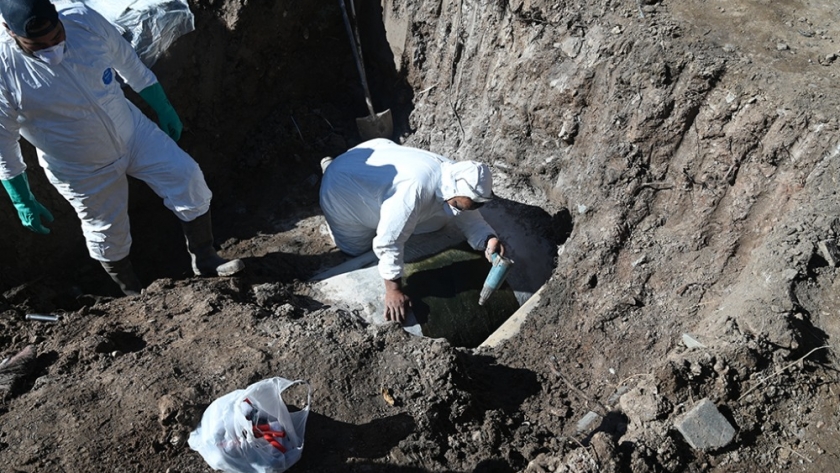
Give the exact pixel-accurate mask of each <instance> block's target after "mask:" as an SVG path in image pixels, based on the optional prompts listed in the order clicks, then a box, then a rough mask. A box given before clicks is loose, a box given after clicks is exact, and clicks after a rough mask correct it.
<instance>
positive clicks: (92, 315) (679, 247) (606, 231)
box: [0, 0, 840, 473]
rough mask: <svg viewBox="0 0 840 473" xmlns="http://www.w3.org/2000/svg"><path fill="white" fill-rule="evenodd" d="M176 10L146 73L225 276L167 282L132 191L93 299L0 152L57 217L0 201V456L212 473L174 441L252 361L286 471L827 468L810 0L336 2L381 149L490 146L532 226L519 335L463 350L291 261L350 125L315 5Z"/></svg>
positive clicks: (816, 46)
mask: <svg viewBox="0 0 840 473" xmlns="http://www.w3.org/2000/svg"><path fill="white" fill-rule="evenodd" d="M190 6H191V9H192V10H193V12H194V13H195V15H196V31H195V32H193V33H190V34H188V35H186V36H184V37H182V38H181V39H179V40H178V41H177V42H176V43H175V44H174V46H173V47H172V49H171V50H170V51H169V53H168V55H167V56H166V57H165V58H163V59H162V60H161V61H160V62H159V63H158V64H157V65H156V66H155V68H154V70H155V72H156V73H157V74H158V76H159V77H160V79H161V81H162V83H163V84H164V87H165V88H166V90H167V91H168V92H169V95H170V98H171V100H172V102H173V104H174V105H175V107H176V109H177V110H178V111H179V113H180V114H181V117H182V119H183V121H184V122H185V124H186V132H185V134H184V137H183V139H182V141H181V142H180V144H181V146H182V147H183V148H184V149H186V150H187V151H188V152H189V153H190V154H191V155H193V156H194V157H195V158H196V160H197V161H198V162H199V163H200V164H201V166H202V168H203V169H204V172H205V175H206V177H207V180H208V183H209V184H210V187H211V188H212V189H213V191H214V193H215V197H214V204H213V215H214V224H215V225H214V226H215V230H216V237H217V243H218V247H219V249H220V253H221V254H223V255H225V256H228V257H240V258H243V259H244V260H245V263H246V265H247V269H246V271H245V272H244V273H243V274H242V275H239V276H237V277H234V278H230V279H221V278H218V279H217V278H208V279H197V278H193V277H191V276H190V271H189V260H188V256H187V254H186V250H185V247H184V243H183V236H182V235H181V234H180V228H179V225H178V222H177V220H176V219H175V217H174V216H173V215H171V214H170V213H168V212H167V211H166V210H165V209H164V208H163V206H162V205H161V203H160V200H159V199H158V198H157V197H156V196H154V195H153V194H152V193H151V191H149V190H148V188H146V187H145V186H144V185H142V184H140V183H135V182H133V183H132V188H131V192H132V194H131V195H132V197H131V208H130V213H131V219H132V232H133V235H134V246H133V248H132V257H133V259H134V261H135V265H136V266H137V268H138V273H139V275H140V278H141V280H142V281H143V282H144V283H145V284H147V285H148V287H147V289H146V290H145V291H144V292H143V294H141V295H139V296H134V297H117V296H118V293H117V292H116V290H117V289H116V287H115V286H113V284H112V283H111V282H110V281H109V280H108V279H107V276H106V275H105V274H104V273H103V272H102V271H101V268H99V266H98V265H97V264H96V263H95V262H93V261H91V260H90V259H89V258H88V257H87V255H86V254H85V249H84V244H83V242H82V239H81V232H80V230H79V228H78V221H77V219H76V217H75V215H74V214H73V212H72V210H71V209H70V207H69V205H67V204H66V203H65V202H63V201H62V200H61V198H60V197H59V196H58V195H57V193H56V192H55V191H54V190H52V188H51V187H50V186H49V185H48V184H47V183H46V180H45V178H44V176H43V173H42V172H41V171H39V170H38V166H37V163H36V162H35V160H34V157H33V153H32V150H31V148H29V147H28V146H26V147H25V155H26V159H27V162H28V163H29V164H30V168H29V171H28V172H29V175H30V180H31V181H32V183H33V188H34V191H35V194H36V195H37V196H38V197H39V199H40V200H41V201H42V202H43V203H45V205H47V207H49V208H50V209H51V210H53V213H54V214H55V215H56V222H55V223H54V224H53V226H52V229H53V232H52V233H51V234H50V235H49V236H46V237H41V236H37V235H34V234H31V233H28V232H26V231H25V230H24V229H22V228H20V226H19V225H18V224H17V221H16V218H17V217H16V215H15V213H14V209H13V208H12V207H11V206H10V205H3V206H0V219H3V221H4V222H7V225H5V226H4V232H3V235H0V264H2V267H3V268H4V269H5V271H3V272H2V274H0V290H2V299H0V359H2V358H6V357H11V356H13V355H15V354H16V353H19V352H21V351H23V350H24V349H26V347H27V346H32V347H33V349H34V353H35V354H36V355H35V357H34V360H33V361H32V363H31V365H30V366H28V371H27V373H26V375H25V376H23V377H21V378H20V379H19V380H17V382H16V383H15V384H14V385H13V386H11V387H9V388H8V389H5V390H4V392H3V395H4V398H3V402H2V404H0V461H2V463H3V465H4V471H5V470H6V469H7V470H8V471H13V472H34V471H54V472H76V471H114V472H123V471H125V472H129V471H144V472H145V471H162V472H163V471H166V472H169V473H186V472H205V471H209V467H207V466H206V464H205V463H204V462H203V460H202V459H201V457H200V456H199V455H198V454H197V453H195V452H194V451H192V450H190V449H189V447H188V446H187V444H186V441H187V437H188V436H189V433H190V432H191V431H192V430H194V429H195V427H196V425H197V424H198V421H199V419H200V417H201V414H202V412H203V411H204V409H205V408H206V407H207V406H208V405H209V404H210V403H211V402H212V401H213V400H214V399H216V398H218V397H220V396H222V395H223V394H225V393H228V392H230V391H232V390H234V389H241V388H244V387H245V386H247V385H248V384H250V383H253V382H255V381H258V380H260V379H265V378H269V377H273V376H282V377H285V378H289V379H303V380H306V381H308V382H309V384H310V385H311V387H312V390H313V391H312V406H311V408H312V411H311V413H310V415H309V421H308V425H307V430H306V444H305V448H304V453H303V457H302V459H301V460H300V462H299V463H298V464H296V465H295V466H294V467H293V469H292V471H324V472H327V471H329V472H334V471H383V472H385V471H388V472H407V473H408V472H417V473H419V472H425V471H446V472H467V471H478V472H482V471H484V472H505V471H528V472H544V471H546V472H547V471H569V472H570V471H590V472H626V471H633V472H662V471H666V472H680V471H717V472H724V471H815V472H816V471H832V470H833V469H835V465H836V464H837V458H836V457H837V453H836V452H838V451H840V432H838V428H837V425H839V424H838V416H839V415H840V414H838V412H840V411H838V404H840V399H838V397H837V390H838V389H840V387H838V386H837V382H838V377H837V359H836V357H835V355H834V353H835V350H834V344H833V340H834V335H840V322H838V320H840V318H839V317H840V314H838V312H837V310H836V309H835V308H836V307H837V306H838V304H837V303H838V299H840V297H839V296H838V294H840V292H838V290H840V288H838V287H837V286H838V285H840V282H837V274H838V269H837V264H838V261H840V258H838V257H837V255H838V252H837V250H836V248H837V244H836V242H837V238H838V233H840V219H838V216H840V199H838V198H837V194H836V188H837V180H838V176H840V163H838V159H837V157H838V156H840V145H839V144H838V138H837V136H838V133H837V132H838V127H840V125H839V124H838V119H837V115H838V110H840V100H838V97H840V94H838V90H837V89H838V86H837V83H838V82H837V78H838V74H840V61H838V60H837V56H838V54H840V45H838V44H837V41H838V39H840V26H838V25H840V21H838V20H840V18H838V17H840V10H838V9H837V7H836V5H831V4H828V3H819V2H805V1H797V0H791V1H786V2H775V3H771V2H751V1H745V0H743V1H742V0H735V1H727V2H722V1H713V0H707V1H699V0H695V1H689V2H678V3H677V2H675V3H672V2H667V1H664V2H658V1H655V0H643V1H637V2H623V3H618V2H613V1H611V0H603V1H599V2H594V3H593V2H584V1H582V0H569V1H564V2H549V1H547V0H502V1H495V2H479V1H474V0H463V1H452V0H427V1H423V2H400V1H396V0H384V1H383V2H381V3H380V2H370V1H359V2H357V5H356V7H357V9H358V13H359V17H360V26H361V32H362V40H363V46H364V47H365V53H366V54H365V59H366V65H367V71H368V78H369V80H370V82H371V90H372V93H373V95H374V105H375V108H376V109H377V110H384V109H391V110H392V111H393V113H394V117H395V127H396V133H395V136H394V139H396V140H399V141H400V142H402V143H405V144H407V145H411V146H417V147H422V148H425V149H430V150H433V151H436V152H438V153H441V154H445V155H448V156H450V157H452V158H453V159H459V160H460V159H477V160H481V161H484V162H487V163H488V164H490V165H491V166H492V167H493V170H494V178H495V187H496V193H497V194H498V195H499V196H500V199H501V200H503V201H509V202H516V203H519V204H521V205H525V206H528V207H529V208H531V209H533V212H530V213H526V214H523V216H522V220H523V222H522V224H523V225H529V224H533V221H532V219H538V220H539V223H538V224H537V225H534V227H535V228H536V229H538V230H539V231H541V232H542V233H543V234H544V237H545V238H548V239H550V240H551V241H553V242H555V243H556V245H557V258H556V261H555V264H556V269H555V270H554V273H553V274H552V277H551V279H550V280H549V281H548V282H547V283H546V284H545V286H544V288H543V289H542V291H541V293H540V299H539V302H538V303H537V304H536V307H535V308H534V309H533V310H532V311H531V312H530V314H529V317H528V319H527V321H526V322H525V324H524V325H523V326H522V327H521V329H520V331H519V332H518V333H517V334H515V335H514V336H513V337H512V338H510V339H509V340H507V341H505V342H503V343H501V344H500V345H499V346H497V347H495V348H477V349H472V348H461V347H455V346H453V345H452V344H450V343H449V342H447V341H446V340H440V339H430V338H421V337H415V336H411V335H408V334H407V333H405V331H404V330H402V329H401V328H400V327H399V326H398V325H396V324H386V325H380V326H371V325H368V324H366V323H364V322H363V321H362V320H361V319H360V318H359V317H358V316H357V315H356V314H355V313H354V311H353V310H351V309H347V308H344V307H339V306H337V305H329V304H326V303H325V302H324V301H321V300H319V299H318V297H317V295H316V294H315V293H314V292H313V291H312V290H311V286H310V284H309V283H308V282H307V281H308V280H309V278H311V277H312V276H313V275H315V274H317V273H319V272H321V271H323V270H325V269H327V268H330V267H333V266H335V265H336V264H339V263H341V262H343V261H345V260H346V259H347V257H346V256H344V255H342V254H341V253H340V252H338V251H337V250H336V249H335V248H334V247H333V245H332V244H331V242H330V240H329V236H328V235H327V232H326V229H325V227H324V220H323V217H322V216H321V214H320V210H319V208H318V201H317V194H318V184H319V176H320V169H319V166H318V163H319V161H320V159H321V158H322V157H323V156H327V155H329V156H336V155H337V154H339V153H341V152H342V151H344V150H345V149H346V148H347V147H349V146H352V145H355V144H356V143H358V142H359V141H360V138H359V136H358V133H357V129H356V125H355V118H356V117H360V116H365V115H366V114H367V108H366V106H365V104H364V101H363V93H362V89H361V87H360V85H359V83H358V76H357V74H356V69H355V65H354V63H353V58H352V55H351V51H350V47H349V44H348V42H347V39H346V35H345V32H344V27H343V23H342V18H341V12H340V9H339V6H338V4H337V3H336V4H333V3H329V4H327V5H322V4H321V3H319V2H296V1H293V0H281V1H277V2H263V3H259V2H240V1H238V0H191V2H190ZM131 98H132V99H136V97H135V96H133V95H131ZM502 236H503V237H504V235H502ZM512 250H514V251H515V248H514V249H512ZM27 313H51V314H59V315H60V316H61V318H60V322H58V323H42V322H36V321H29V320H26V319H25V318H24V315H25V314H27ZM383 392H385V393H388V396H385V395H383ZM291 399H294V398H291ZM390 401H393V402H390ZM704 401H707V402H710V403H711V404H712V406H713V407H714V410H715V412H716V413H717V414H718V415H719V416H720V418H722V419H723V420H724V422H725V423H726V425H728V426H730V427H731V429H732V433H733V435H732V436H731V438H725V439H723V440H722V441H721V442H720V443H719V444H716V445H714V446H707V447H701V448H696V447H697V445H693V444H692V442H691V441H690V440H689V439H688V438H687V437H686V435H684V433H683V431H682V430H681V429H680V428H678V426H681V425H683V424H682V423H683V422H684V421H685V419H686V416H688V415H689V413H690V412H691V411H692V410H693V409H694V408H696V407H697V406H698V405H700V404H702V403H703V402H704ZM296 405H298V407H300V402H299V401H298V402H297V403H296Z"/></svg>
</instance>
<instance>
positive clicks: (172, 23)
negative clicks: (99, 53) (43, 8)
mask: <svg viewBox="0 0 840 473" xmlns="http://www.w3.org/2000/svg"><path fill="white" fill-rule="evenodd" d="M73 1H79V2H81V3H84V4H85V5H87V6H88V7H90V8H93V9H94V10H96V11H97V12H99V14H101V15H102V16H104V17H105V19H107V20H108V21H109V22H111V24H113V25H114V26H116V27H117V29H118V30H119V31H120V33H121V34H122V35H123V37H124V38H125V39H126V40H128V42H129V43H131V46H133V47H134V50H135V51H137V55H138V56H140V60H141V61H143V64H145V65H146V67H152V65H154V63H155V62H157V60H158V59H159V58H160V57H161V56H162V55H163V53H164V52H165V51H166V50H167V49H169V46H171V45H172V43H173V42H174V41H175V40H176V39H178V38H179V37H181V36H182V35H185V34H187V33H189V32H191V31H193V30H195V17H194V16H193V14H192V12H191V11H190V6H189V4H188V3H187V0H73ZM54 3H55V4H56V5H59V4H61V3H71V0H58V1H55V2H54Z"/></svg>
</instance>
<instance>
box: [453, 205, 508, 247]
mask: <svg viewBox="0 0 840 473" xmlns="http://www.w3.org/2000/svg"><path fill="white" fill-rule="evenodd" d="M455 224H456V225H457V226H458V228H460V229H461V231H462V232H463V233H464V236H465V237H466V238H467V242H468V243H469V244H470V246H471V247H472V249H474V250H483V249H484V245H485V244H486V243H487V237H488V236H489V235H496V231H495V230H493V227H491V226H490V224H489V223H487V222H486V221H485V220H484V217H482V216H481V213H480V212H479V211H478V210H466V211H463V212H461V213H460V214H458V215H456V216H455ZM497 236H498V235H497Z"/></svg>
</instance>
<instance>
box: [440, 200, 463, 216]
mask: <svg viewBox="0 0 840 473" xmlns="http://www.w3.org/2000/svg"><path fill="white" fill-rule="evenodd" d="M443 212H444V213H445V214H446V215H449V216H452V217H456V216H458V214H459V213H461V211H460V210H458V209H456V208H455V207H453V206H451V205H449V204H447V203H446V202H444V203H443Z"/></svg>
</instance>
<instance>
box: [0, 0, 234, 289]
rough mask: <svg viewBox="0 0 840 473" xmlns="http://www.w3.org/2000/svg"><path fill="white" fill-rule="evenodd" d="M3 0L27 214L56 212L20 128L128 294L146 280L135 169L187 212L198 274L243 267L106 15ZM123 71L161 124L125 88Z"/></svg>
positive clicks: (9, 187)
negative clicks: (140, 261)
mask: <svg viewBox="0 0 840 473" xmlns="http://www.w3.org/2000/svg"><path fill="white" fill-rule="evenodd" d="M62 5H63V6H62V7H61V9H60V10H58V11H57V10H56V7H55V6H54V5H53V4H52V3H50V1H49V0H0V14H2V17H3V26H4V27H5V28H3V30H2V31H0V62H1V64H0V67H2V74H0V180H2V183H3V186H4V188H5V189H6V191H7V192H8V194H9V196H10V197H11V199H12V203H13V204H14V206H15V208H16V209H17V211H18V216H19V217H20V220H21V222H22V223H23V225H24V226H25V227H26V228H28V229H30V230H32V231H34V232H36V233H41V234H46V233H49V229H48V228H46V227H44V225H43V222H51V221H52V220H53V217H52V215H51V214H50V212H49V210H47V209H46V208H45V207H44V206H43V205H41V204H40V203H39V202H38V201H37V200H36V199H35V197H34V196H33V195H32V192H31V190H30V187H29V183H28V181H27V177H26V173H25V171H26V165H25V164H24V161H23V158H22V156H21V151H20V145H19V142H18V141H19V138H20V136H23V137H24V138H26V140H27V141H29V142H30V143H32V144H33V145H34V146H35V148H37V152H38V162H39V163H40V165H41V167H43V168H44V171H45V173H46V176H47V178H48V180H49V181H50V183H52V185H53V186H54V187H55V188H56V189H57V190H58V192H59V193H60V194H61V195H62V196H63V197H64V198H65V199H67V201H68V202H69V203H70V204H71V205H72V206H73V208H74V209H75V210H76V213H77V214H78V216H79V219H80V220H81V222H82V231H83V233H84V237H85V240H86V242H87V247H88V251H89V253H90V256H91V257H92V258H93V259H95V260H98V261H99V262H100V263H101V264H102V266H103V267H104V268H105V270H106V271H107V273H108V274H109V275H110V276H111V278H112V279H113V280H114V281H115V282H116V283H117V284H118V285H119V286H120V289H121V290H122V291H123V293H125V294H127V295H131V294H138V293H139V292H140V290H141V285H140V282H139V281H138V280H137V277H136V275H135V274H134V270H133V269H132V266H131V262H130V260H129V250H130V248H131V234H130V232H129V220H128V180H127V177H126V176H133V177H136V178H138V179H140V180H142V181H144V182H146V184H148V185H149V186H150V187H151V188H152V189H153V190H154V192H155V193H156V194H157V195H159V196H160V197H161V198H162V199H163V203H164V205H165V206H166V207H167V208H169V209H170V210H171V211H172V212H174V213H175V215H176V216H177V217H178V218H179V219H180V220H181V222H182V224H183V230H184V234H185V236H186V240H187V248H188V250H189V252H190V254H191V256H192V268H193V272H194V273H195V274H196V275H197V276H210V275H213V276H215V275H219V276H229V275H232V274H234V273H236V272H238V271H240V270H242V269H243V267H244V265H243V263H242V261H240V260H233V261H226V260H224V259H222V258H221V257H220V256H219V255H217V254H216V250H215V249H214V248H213V233H212V226H211V221H210V199H211V196H212V194H211V192H210V189H209V188H208V187H207V184H206V183H205V181H204V175H203V174H202V172H201V169H199V167H198V164H197V163H196V162H195V161H194V160H193V159H192V158H191V157H190V156H189V155H188V154H187V153H185V152H184V151H183V150H181V148H179V147H178V145H177V144H176V143H175V141H177V140H178V138H179V137H180V135H181V130H182V125H181V121H180V119H179V118H178V115H177V114H176V113H175V110H174V109H173V108H172V105H171V104H170V103H169V100H168V99H167V98H166V95H165V94H164V92H163V88H162V87H161V85H160V83H158V81H157V78H156V77H155V75H154V74H153V73H152V71H150V70H149V69H148V68H147V67H146V66H145V65H143V63H142V62H140V59H139V58H138V56H137V54H136V52H135V51H134V49H133V48H132V47H131V45H130V44H129V43H128V42H127V41H126V40H125V39H123V37H122V36H120V34H119V33H118V32H117V30H116V28H115V27H114V26H113V25H111V24H110V23H109V22H108V21H107V20H105V19H104V18H103V17H102V16H101V15H99V14H98V13H96V12H95V11H93V10H90V9H88V8H87V7H85V6H84V5H82V4H79V3H70V4H62ZM117 74H119V75H120V76H121V77H122V78H123V79H124V80H125V82H126V83H127V84H128V85H129V86H130V87H131V88H132V89H134V90H135V91H137V92H138V93H139V94H140V96H141V97H142V98H143V99H144V100H145V101H146V102H147V103H148V104H149V105H150V106H151V108H152V109H154V111H155V112H156V114H157V118H158V122H159V124H160V127H158V126H157V125H155V124H154V123H153V122H151V121H150V120H149V119H148V118H146V116H144V115H143V114H142V113H141V112H140V111H139V110H138V109H137V108H136V107H135V106H134V105H133V104H132V103H131V102H130V101H128V99H126V98H125V96H124V95H123V92H122V90H121V88H120V84H119V83H118V81H117Z"/></svg>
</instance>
